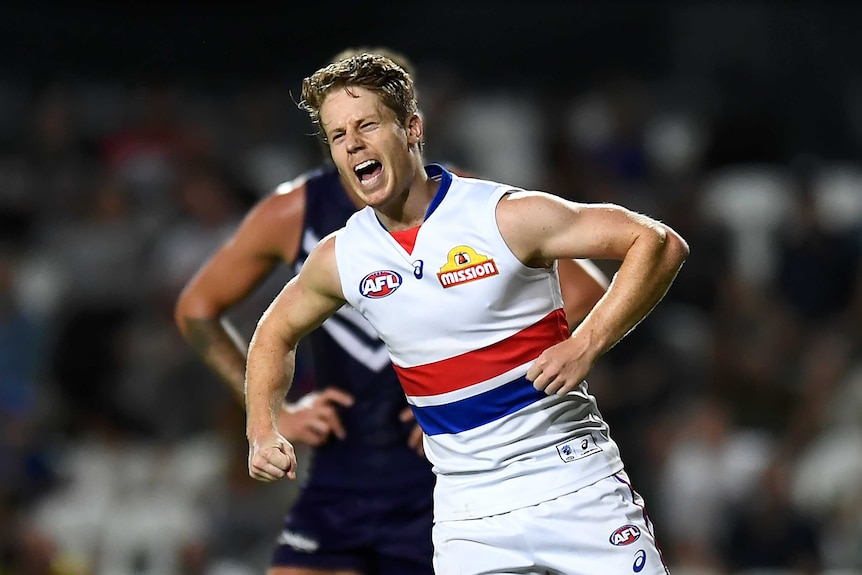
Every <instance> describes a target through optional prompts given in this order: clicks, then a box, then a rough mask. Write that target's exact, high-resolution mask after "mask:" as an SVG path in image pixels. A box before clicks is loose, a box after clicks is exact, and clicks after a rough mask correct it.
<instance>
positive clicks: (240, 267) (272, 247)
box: [174, 185, 305, 401]
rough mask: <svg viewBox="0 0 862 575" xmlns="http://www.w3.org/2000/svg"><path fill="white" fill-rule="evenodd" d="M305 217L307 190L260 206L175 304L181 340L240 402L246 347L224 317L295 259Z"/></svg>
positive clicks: (276, 197) (267, 200) (298, 189)
mask: <svg viewBox="0 0 862 575" xmlns="http://www.w3.org/2000/svg"><path fill="white" fill-rule="evenodd" d="M304 212H305V187H304V185H300V186H297V187H295V188H293V189H291V190H289V191H287V192H286V193H276V194H273V195H270V196H267V197H266V198H264V199H263V200H261V201H260V202H259V203H258V204H257V205H256V206H255V207H254V208H253V209H252V210H251V211H250V212H249V213H248V215H246V217H245V218H244V219H243V222H242V224H241V225H240V227H239V228H238V230H237V231H236V233H235V234H234V235H233V237H231V238H230V240H229V241H228V242H227V243H225V244H224V245H223V246H222V247H221V248H219V250H218V251H217V252H216V253H215V254H213V255H212V257H211V258H210V259H209V260H208V261H207V262H206V263H205V264H204V265H203V266H202V267H201V268H200V270H198V272H197V273H196V274H195V276H194V277H193V278H192V279H191V280H190V281H189V282H188V284H186V286H185V287H184V289H183V290H182V293H181V294H180V296H179V298H178V300H177V302H176V306H175V309H174V318H175V321H176V323H177V326H178V327H179V329H180V331H181V332H182V334H183V336H184V337H185V338H186V340H187V341H188V342H189V343H190V344H191V345H192V347H193V348H194V349H195V351H196V352H197V353H198V354H199V355H200V356H201V358H202V359H203V360H204V362H205V363H206V364H207V366H209V368H210V369H211V370H212V371H213V372H214V373H216V374H217V375H218V376H219V377H220V378H221V379H222V380H223V381H224V382H225V383H227V384H228V385H229V386H230V388H231V389H232V390H233V391H234V393H235V394H236V397H237V398H238V399H239V400H240V401H243V382H244V378H245V362H246V344H245V342H244V341H243V339H242V338H241V337H240V336H239V334H238V332H237V330H236V329H235V328H234V326H233V325H231V323H230V322H229V321H228V320H227V318H226V317H225V313H226V312H227V311H228V310H229V309H230V308H232V307H233V306H234V305H236V304H237V303H239V302H240V301H242V300H243V299H245V298H246V297H248V296H249V294H251V293H252V291H253V290H254V289H255V288H256V287H257V286H258V285H259V284H260V283H261V282H262V281H263V280H264V279H265V278H266V277H267V276H268V275H269V274H270V273H272V271H273V269H274V268H275V266H276V265H277V264H278V263H279V262H280V261H282V260H284V261H287V262H288V263H290V262H293V261H294V260H295V259H296V256H297V253H298V252H299V245H300V241H301V234H302V225H303V218H304Z"/></svg>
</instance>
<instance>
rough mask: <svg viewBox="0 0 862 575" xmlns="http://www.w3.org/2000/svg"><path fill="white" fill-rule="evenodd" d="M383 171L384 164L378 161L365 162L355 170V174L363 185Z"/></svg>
mask: <svg viewBox="0 0 862 575" xmlns="http://www.w3.org/2000/svg"><path fill="white" fill-rule="evenodd" d="M382 171H383V164H381V163H380V162H378V161H377V160H365V161H364V162H362V163H361V164H357V165H356V167H354V168H353V173H355V174H356V177H357V178H359V181H360V182H361V183H363V184H365V183H367V182H370V181H371V180H373V179H374V178H376V177H377V176H378V175H380V172H382Z"/></svg>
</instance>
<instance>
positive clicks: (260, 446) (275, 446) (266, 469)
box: [248, 432, 296, 483]
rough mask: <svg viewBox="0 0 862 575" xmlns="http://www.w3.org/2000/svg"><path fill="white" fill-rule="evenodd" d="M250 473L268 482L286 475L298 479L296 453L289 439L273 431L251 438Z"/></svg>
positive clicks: (249, 452)
mask: <svg viewBox="0 0 862 575" xmlns="http://www.w3.org/2000/svg"><path fill="white" fill-rule="evenodd" d="M248 474H249V475H251V476H252V477H253V478H254V479H257V480H258V481H265V482H267V483H269V482H272V481H278V480H279V479H283V478H284V476H285V475H286V476H287V477H289V478H291V479H296V453H294V451H293V445H291V444H290V442H289V441H288V440H286V439H285V438H284V437H282V436H281V435H279V434H278V433H275V432H272V433H271V434H269V435H267V436H265V437H263V438H262V439H260V440H258V439H255V438H249V447H248Z"/></svg>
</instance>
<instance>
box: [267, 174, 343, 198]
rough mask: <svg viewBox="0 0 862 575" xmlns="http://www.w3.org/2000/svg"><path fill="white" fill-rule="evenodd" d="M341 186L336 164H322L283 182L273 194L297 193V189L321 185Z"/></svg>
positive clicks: (287, 194)
mask: <svg viewBox="0 0 862 575" xmlns="http://www.w3.org/2000/svg"><path fill="white" fill-rule="evenodd" d="M330 185H337V186H340V185H341V184H340V180H339V178H338V170H337V169H336V168H335V167H334V166H320V167H317V168H315V169H313V170H309V171H307V172H304V173H302V174H300V175H299V176H297V177H296V178H294V179H292V180H288V181H286V182H283V183H281V184H279V185H278V186H276V187H275V190H274V191H273V193H272V196H276V197H281V196H290V195H296V192H297V190H303V191H304V190H306V189H308V188H316V187H320V186H330Z"/></svg>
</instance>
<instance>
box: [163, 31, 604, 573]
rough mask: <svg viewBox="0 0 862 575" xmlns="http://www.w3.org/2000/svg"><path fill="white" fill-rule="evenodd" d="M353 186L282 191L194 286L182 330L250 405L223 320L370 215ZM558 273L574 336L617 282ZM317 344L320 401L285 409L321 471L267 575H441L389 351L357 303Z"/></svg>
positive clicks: (316, 395)
mask: <svg viewBox="0 0 862 575" xmlns="http://www.w3.org/2000/svg"><path fill="white" fill-rule="evenodd" d="M365 51H368V52H375V53H380V54H383V55H386V56H387V57H389V58H391V59H393V60H394V61H396V62H397V63H398V64H399V65H401V66H402V67H403V68H404V69H406V70H407V71H408V72H411V68H412V67H411V66H410V64H409V63H408V62H407V60H406V59H405V58H404V57H403V56H401V55H398V54H395V53H393V52H392V51H389V50H385V49H380V48H373V49H356V50H348V51H345V52H343V53H342V54H340V55H339V56H337V57H336V58H335V60H339V59H341V58H342V57H345V56H347V55H350V54H351V53H360V52H365ZM347 190H349V188H348V187H346V186H343V185H342V182H341V180H340V178H339V175H338V171H337V170H336V168H335V167H334V166H331V165H329V166H325V167H321V168H318V169H316V170H314V171H311V172H308V173H306V174H304V175H302V176H300V177H298V178H297V179H295V180H293V181H291V182H287V183H285V184H282V185H280V186H279V187H278V188H277V189H276V190H275V192H274V193H273V194H271V195H269V196H267V197H265V198H264V199H262V200H261V201H260V202H259V203H258V205H256V206H255V207H254V208H253V209H252V210H251V211H250V212H249V213H248V215H247V216H246V217H245V219H244V220H243V222H242V224H241V225H240V227H239V229H238V230H237V231H236V233H235V235H234V236H233V237H232V238H231V240H230V241H228V242H227V243H226V244H225V245H224V246H223V247H222V248H221V249H219V250H218V251H217V252H216V253H215V254H214V255H213V256H212V258H211V259H210V260H209V261H208V262H206V264H204V266H203V267H202V268H201V269H200V271H199V272H198V273H197V274H196V275H195V277H194V278H192V279H191V281H190V282H189V283H188V285H187V286H186V287H185V289H184V290H183V293H182V295H181V296H180V298H179V300H178V302H177V305H176V321H177V323H178V325H179V327H180V330H181V331H182V333H183V335H184V336H185V337H186V339H188V341H189V342H190V343H191V344H192V346H193V347H194V348H195V349H196V350H197V351H198V353H199V354H200V355H201V357H202V358H203V359H204V361H205V362H206V363H207V365H208V366H209V367H210V368H211V369H212V370H213V371H214V372H215V373H217V374H218V375H219V376H220V377H221V378H222V379H223V380H225V381H226V382H227V383H228V384H229V385H230V386H231V388H232V389H234V390H235V391H236V394H237V397H238V398H239V400H240V401H241V402H244V398H243V395H244V392H243V383H244V377H245V364H246V343H245V341H244V340H242V339H241V338H240V337H239V336H238V334H237V331H236V330H235V329H234V328H233V327H232V326H231V325H230V323H229V322H228V321H227V320H226V319H225V317H224V315H225V313H226V312H227V311H228V310H229V309H230V308H232V307H233V306H234V305H236V304H237V303H239V302H240V301H242V300H244V299H245V298H246V297H248V296H249V295H250V294H251V293H252V292H253V291H254V289H255V288H256V287H257V286H258V285H259V284H260V283H261V282H262V281H263V280H264V279H265V278H267V277H268V276H269V275H270V274H271V273H272V272H273V271H274V269H275V268H276V266H277V265H279V264H280V263H282V262H283V263H287V264H288V265H292V266H293V267H294V268H295V269H296V270H298V269H299V268H300V267H301V266H302V264H303V262H304V261H305V258H306V257H307V256H308V253H309V251H310V250H311V249H312V248H313V247H314V246H315V244H317V242H318V240H320V239H321V238H323V237H325V236H326V235H328V234H329V233H331V232H333V231H335V230H337V229H339V228H341V227H342V226H344V224H345V222H346V221H347V219H348V218H349V217H350V216H351V215H352V214H353V213H354V212H355V211H356V210H357V209H359V208H360V207H363V206H364V204H363V203H362V201H361V200H360V199H359V198H358V197H357V196H356V195H355V194H354V193H353V192H349V191H347ZM560 270H561V271H560V275H561V280H560V282H561V284H562V288H563V295H564V299H565V304H566V312H567V314H568V320H569V323H570V327H574V325H576V324H577V323H578V322H579V321H580V320H581V319H583V317H584V316H586V314H587V313H588V312H589V310H590V309H591V308H592V306H593V305H594V304H595V303H596V301H598V299H599V298H600V297H601V296H602V295H603V294H604V292H605V289H606V287H607V283H606V280H605V278H604V277H603V276H602V274H601V272H600V271H598V269H596V268H595V267H594V266H592V264H591V263H590V262H575V261H567V262H561V263H560ZM309 339H310V344H311V352H312V356H313V363H314V372H315V380H316V382H317V387H318V391H315V392H312V393H310V394H308V395H306V396H305V397H303V398H302V399H300V400H299V401H298V402H296V403H294V404H289V403H285V404H284V405H283V409H282V414H281V417H280V420H279V431H280V432H281V433H282V434H283V435H284V437H286V438H287V439H288V440H289V441H291V442H300V443H304V444H307V445H309V446H312V447H314V448H315V453H314V458H313V465H312V468H311V469H310V471H309V473H308V476H307V480H306V482H305V484H304V485H303V486H302V490H301V493H300V495H299V498H298V500H297V502H296V504H295V505H294V506H293V508H292V509H291V510H290V513H289V514H288V516H287V518H286V519H285V523H284V530H283V531H282V533H281V534H280V535H279V537H278V540H277V547H276V549H275V552H274V554H273V558H272V567H271V568H270V570H269V575H360V574H361V575H421V574H429V575H430V574H431V573H432V561H431V559H432V545H431V526H432V505H433V502H432V490H433V485H434V475H433V473H432V472H431V466H430V464H429V463H428V462H427V460H426V459H425V458H424V457H423V456H422V455H421V450H422V434H421V431H420V430H419V428H418V427H417V426H415V424H414V422H413V420H412V412H411V411H410V409H409V408H408V407H407V402H406V400H405V397H404V393H403V391H402V390H401V386H400V384H399V382H398V379H397V378H396V375H395V372H394V370H393V369H392V367H391V365H390V362H389V356H388V353H387V351H386V348H385V347H384V345H383V343H382V342H381V341H380V340H379V339H378V338H377V335H376V333H375V332H374V331H373V329H372V328H371V326H370V325H369V324H368V323H367V322H366V321H365V320H364V319H363V318H362V317H361V316H360V315H359V314H358V313H356V312H355V311H354V310H352V309H351V308H348V307H346V306H345V307H344V308H342V309H341V310H339V311H338V313H337V314H335V315H334V316H332V317H331V318H330V319H328V320H327V321H326V322H325V323H324V324H323V325H322V326H321V328H320V329H317V330H315V331H314V332H313V333H312V334H310V336H309Z"/></svg>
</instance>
